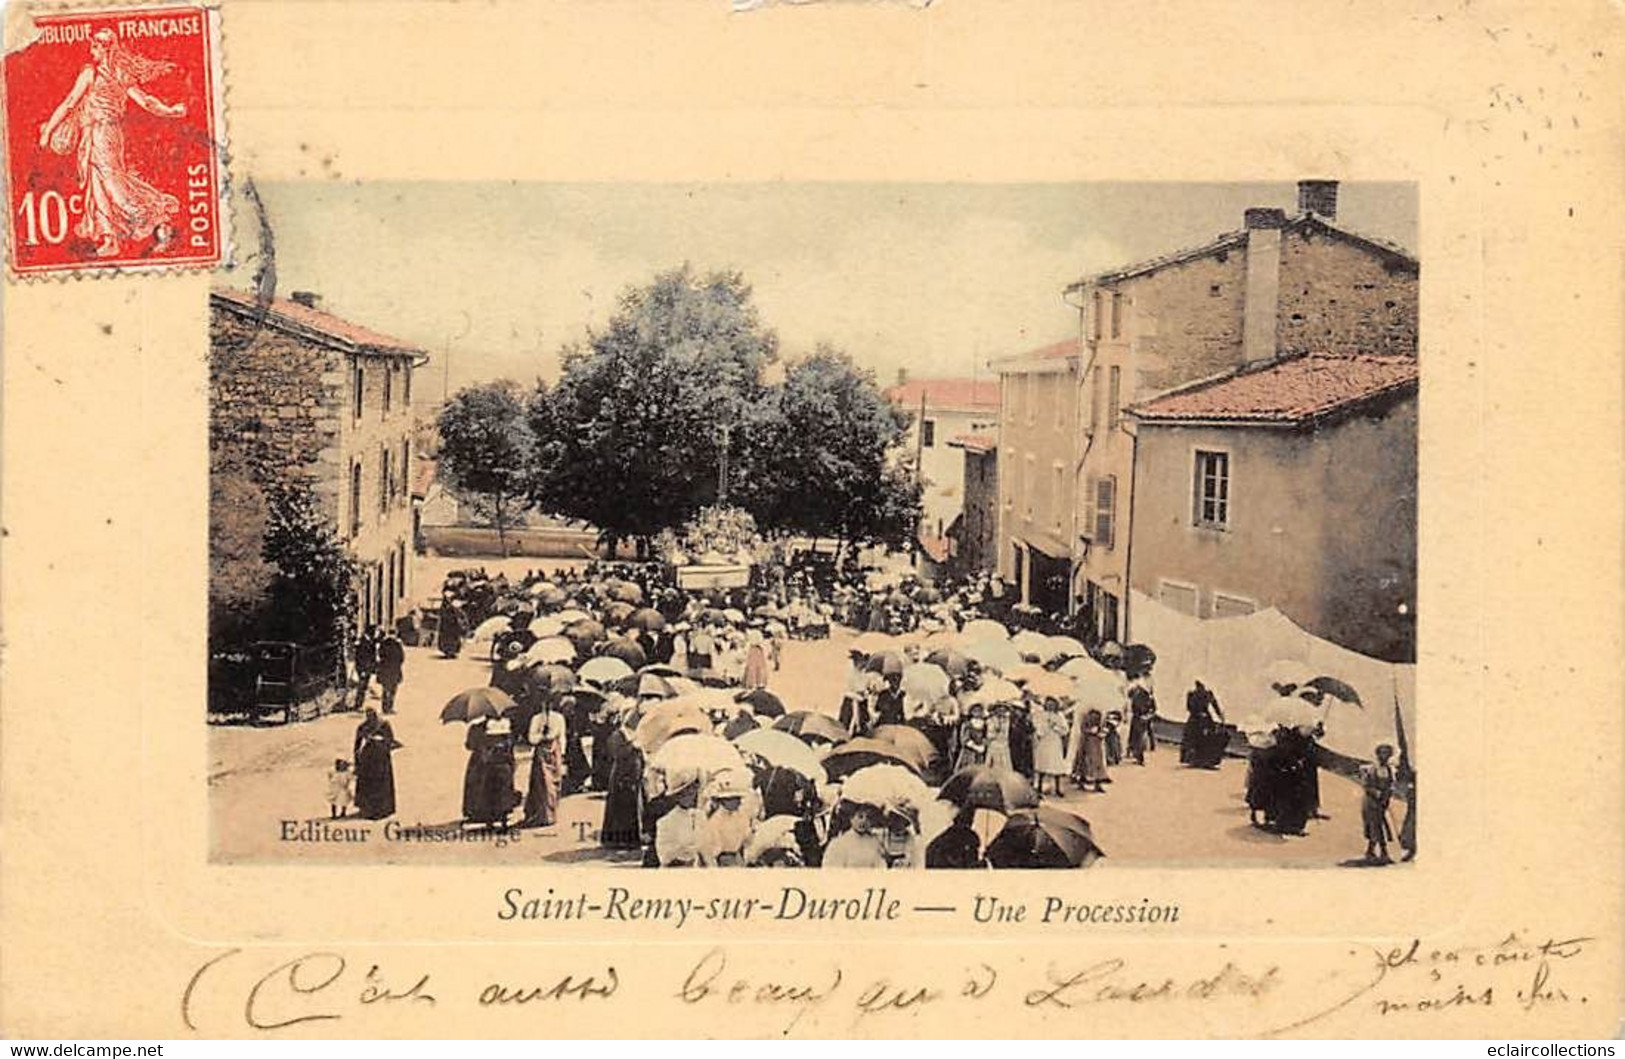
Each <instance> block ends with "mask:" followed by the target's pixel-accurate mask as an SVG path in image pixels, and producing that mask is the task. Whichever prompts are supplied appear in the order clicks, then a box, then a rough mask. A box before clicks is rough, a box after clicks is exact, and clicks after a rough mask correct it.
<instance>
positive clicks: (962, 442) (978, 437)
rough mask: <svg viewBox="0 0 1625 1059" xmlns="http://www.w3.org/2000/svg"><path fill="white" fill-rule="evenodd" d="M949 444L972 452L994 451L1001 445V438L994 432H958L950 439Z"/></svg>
mask: <svg viewBox="0 0 1625 1059" xmlns="http://www.w3.org/2000/svg"><path fill="white" fill-rule="evenodd" d="M948 444H950V445H952V446H954V447H955V448H960V449H968V450H969V451H971V452H992V451H993V450H994V449H996V448H998V447H999V439H998V438H995V437H994V436H993V435H992V434H957V435H955V436H954V437H951V438H949V439H948Z"/></svg>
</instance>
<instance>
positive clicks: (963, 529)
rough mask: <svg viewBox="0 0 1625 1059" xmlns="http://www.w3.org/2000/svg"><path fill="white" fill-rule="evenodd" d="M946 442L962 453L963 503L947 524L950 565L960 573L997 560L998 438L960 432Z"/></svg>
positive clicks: (987, 566)
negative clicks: (950, 523)
mask: <svg viewBox="0 0 1625 1059" xmlns="http://www.w3.org/2000/svg"><path fill="white" fill-rule="evenodd" d="M948 445H949V446H950V447H951V448H955V449H958V450H959V451H961V452H963V453H964V455H965V467H964V481H965V490H964V493H965V503H964V508H963V509H962V510H961V511H960V513H959V517H958V518H956V519H954V521H953V524H952V525H950V526H949V527H948V539H949V541H950V542H951V543H952V548H951V551H950V555H951V557H952V566H953V567H954V569H955V570H956V571H957V572H959V573H963V574H968V573H974V572H976V571H980V570H992V569H994V568H996V567H997V565H998V562H999V551H998V549H999V441H998V438H996V437H994V436H993V435H992V434H960V435H959V436H958V437H954V438H949V439H948Z"/></svg>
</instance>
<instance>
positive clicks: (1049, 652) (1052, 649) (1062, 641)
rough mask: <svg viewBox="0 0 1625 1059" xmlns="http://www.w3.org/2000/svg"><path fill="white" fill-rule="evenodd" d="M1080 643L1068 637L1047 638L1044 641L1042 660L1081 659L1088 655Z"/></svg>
mask: <svg viewBox="0 0 1625 1059" xmlns="http://www.w3.org/2000/svg"><path fill="white" fill-rule="evenodd" d="M1088 653H1089V652H1088V650H1086V649H1085V648H1084V646H1083V644H1082V643H1080V642H1079V641H1077V640H1074V639H1073V638H1072V637H1070V636H1048V637H1045V639H1044V660H1045V661H1049V660H1051V659H1055V658H1082V657H1083V656H1084V655H1086V654H1088Z"/></svg>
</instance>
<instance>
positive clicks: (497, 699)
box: [440, 688, 513, 724]
mask: <svg viewBox="0 0 1625 1059" xmlns="http://www.w3.org/2000/svg"><path fill="white" fill-rule="evenodd" d="M511 709H513V699H512V698H510V697H509V695H508V693H507V692H506V691H503V690H501V689H500V688H469V689H468V690H467V691H459V692H458V693H457V694H455V695H453V696H452V697H451V701H450V702H448V703H446V705H445V707H444V708H442V709H441V711H440V723H441V724H450V723H451V722H453V721H477V720H479V719H480V718H481V717H499V716H501V715H502V714H504V713H507V712H508V711H509V710H511Z"/></svg>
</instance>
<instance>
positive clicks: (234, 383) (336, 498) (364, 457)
mask: <svg viewBox="0 0 1625 1059" xmlns="http://www.w3.org/2000/svg"><path fill="white" fill-rule="evenodd" d="M318 302H319V299H318V298H317V297H316V296H315V295H313V294H308V293H305V292H299V291H296V292H294V293H293V295H292V297H291V298H289V299H283V298H272V299H270V300H269V301H260V300H258V299H256V298H255V296H254V295H252V294H250V293H247V292H244V291H237V290H216V291H213V292H212V293H211V294H210V297H209V310H210V311H209V350H210V357H209V360H210V370H209V384H210V403H209V440H210V446H211V448H212V450H213V451H215V452H216V453H217V454H220V455H227V456H229V457H230V458H232V459H233V460H235V461H236V462H238V463H240V464H242V465H243V466H245V467H247V468H248V469H249V471H250V473H251V474H252V475H253V476H254V478H255V479H256V480H257V481H258V482H259V483H260V484H261V485H262V486H266V487H274V486H276V485H278V484H289V485H295V484H297V485H301V486H304V487H306V488H308V489H309V490H310V492H311V493H312V495H313V496H315V497H316V499H317V501H318V503H319V504H320V505H321V508H322V510H323V511H324V512H325V513H326V514H327V515H328V517H329V518H330V519H331V521H332V524H333V526H334V527H335V528H336V529H337V531H338V533H339V536H340V537H341V538H342V539H343V540H344V541H345V542H346V544H347V546H348V547H349V550H350V552H351V554H352V555H353V556H354V557H355V559H356V560H357V561H358V562H359V563H360V564H361V570H362V573H361V580H360V583H359V584H358V585H357V586H356V592H357V598H358V600H359V601H360V609H359V620H361V621H363V622H368V623H372V624H389V623H393V621H394V620H395V618H396V616H397V615H399V614H401V613H403V612H404V610H405V609H406V608H407V607H408V606H409V604H407V603H406V602H405V601H406V600H408V599H409V598H410V597H411V593H412V582H411V563H410V561H409V555H410V554H411V551H412V497H411V485H412V483H411V481H410V478H409V476H410V474H411V473H412V470H413V459H412V373H413V369H414V368H416V367H421V366H422V365H423V363H424V362H425V361H426V359H427V358H426V355H425V354H424V352H423V351H422V350H421V349H419V348H417V347H416V346H413V345H411V344H410V343H406V342H402V341H400V340H399V339H395V338H391V337H389V336H388V335H383V334H379V333H378V332H376V331H372V330H370V329H368V328H365V327H362V326H360V325H357V324H353V323H351V322H349V321H348V320H344V319H342V318H340V317H338V316H335V315H333V314H331V313H328V312H325V311H323V310H322V309H320V308H318Z"/></svg>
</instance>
